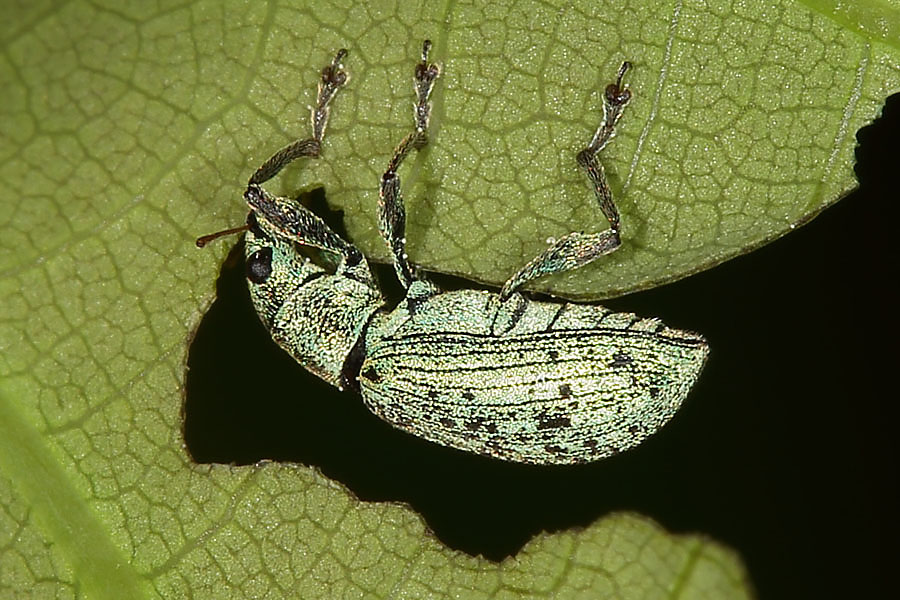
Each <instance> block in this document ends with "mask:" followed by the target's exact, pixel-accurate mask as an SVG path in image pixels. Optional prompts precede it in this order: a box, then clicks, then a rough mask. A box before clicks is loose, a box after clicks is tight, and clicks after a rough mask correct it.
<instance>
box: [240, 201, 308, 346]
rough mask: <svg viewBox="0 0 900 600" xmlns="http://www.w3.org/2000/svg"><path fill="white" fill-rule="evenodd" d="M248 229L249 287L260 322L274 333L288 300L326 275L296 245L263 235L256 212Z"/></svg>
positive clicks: (249, 222) (246, 235) (245, 238)
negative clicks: (275, 324)
mask: <svg viewBox="0 0 900 600" xmlns="http://www.w3.org/2000/svg"><path fill="white" fill-rule="evenodd" d="M247 226H248V229H247V233H246V234H245V236H244V245H245V257H246V265H247V266H246V274H247V286H248V287H249V288H250V298H251V299H252V300H253V306H254V307H255V308H256V312H257V313H258V314H259V318H260V319H261V320H262V322H263V324H264V325H265V326H266V328H268V329H271V328H272V325H273V323H274V321H275V318H276V315H277V314H278V311H279V310H281V307H282V306H284V303H285V301H286V300H287V298H288V297H289V296H290V295H291V294H292V293H293V292H294V291H295V290H296V289H298V288H300V287H302V286H303V285H305V284H306V283H307V282H308V281H311V280H312V279H315V278H317V277H321V276H322V275H324V274H326V270H325V269H324V268H323V267H321V266H319V265H317V264H315V263H314V262H313V261H312V260H310V259H309V257H308V256H306V255H305V254H303V253H302V252H301V251H300V249H299V248H297V245H296V244H295V243H294V242H292V241H290V240H285V239H281V238H279V237H278V236H276V235H273V234H270V233H267V232H266V231H264V230H263V228H262V227H261V226H260V224H259V221H257V219H256V214H255V213H254V212H250V214H249V215H247Z"/></svg>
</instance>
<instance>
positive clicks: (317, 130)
mask: <svg viewBox="0 0 900 600" xmlns="http://www.w3.org/2000/svg"><path fill="white" fill-rule="evenodd" d="M345 56H347V51H346V50H344V49H341V50H338V53H337V54H336V55H335V57H334V59H333V60H332V61H331V64H330V65H328V66H327V67H325V68H324V69H322V78H321V80H320V81H319V93H318V95H317V99H316V106H315V107H314V108H313V109H312V132H313V136H312V137H311V138H309V139H305V140H297V141H295V142H291V143H290V144H288V145H287V146H285V147H284V148H282V149H281V150H279V151H278V152H276V153H275V154H273V155H272V156H271V157H270V158H269V160H267V161H266V162H264V163H263V164H262V165H260V167H259V168H258V169H257V170H256V172H255V173H253V176H252V177H250V182H249V184H248V185H259V184H261V183H265V182H266V181H268V180H270V179H272V178H273V177H275V176H276V175H277V174H278V172H279V171H281V169H283V168H284V167H285V166H286V165H287V164H288V163H290V162H292V161H294V160H296V159H298V158H301V157H303V156H309V157H313V158H318V156H319V151H320V150H321V147H322V137H323V136H324V135H325V126H326V125H327V124H328V114H329V112H330V111H331V108H330V107H329V106H328V105H329V103H330V102H331V99H332V98H334V96H335V94H337V92H338V90H339V89H341V86H343V85H344V84H345V83H347V73H345V72H344V71H343V70H342V69H341V60H343V58H344V57H345Z"/></svg>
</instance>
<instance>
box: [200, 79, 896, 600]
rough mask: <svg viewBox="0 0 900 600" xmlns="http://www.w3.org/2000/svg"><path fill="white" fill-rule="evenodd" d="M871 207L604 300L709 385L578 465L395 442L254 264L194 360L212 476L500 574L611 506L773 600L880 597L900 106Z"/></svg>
mask: <svg viewBox="0 0 900 600" xmlns="http://www.w3.org/2000/svg"><path fill="white" fill-rule="evenodd" d="M857 138H858V140H859V142H860V144H861V145H860V147H859V148H858V150H857V159H858V164H857V167H856V171H857V175H858V177H859V180H860V188H859V190H858V191H857V192H855V193H853V194H851V195H850V196H848V197H847V198H845V199H843V200H841V201H840V202H839V203H838V204H836V205H835V206H833V207H832V208H829V209H827V210H826V211H825V212H823V213H822V214H821V215H819V216H818V217H817V218H816V219H814V220H813V221H812V222H811V223H809V224H808V225H806V226H804V227H802V228H800V229H798V230H797V231H795V232H793V233H791V234H790V235H788V236H786V237H784V238H782V239H780V240H778V241H776V242H774V243H772V244H770V245H768V246H766V247H764V248H761V249H759V250H757V251H755V252H752V253H751V254H749V255H747V256H743V257H740V258H737V259H734V260H732V261H730V262H728V263H726V264H723V265H721V266H719V267H716V268H715V269H712V270H710V271H707V272H704V273H701V274H699V275H695V276H693V277H690V278H688V279H686V280H683V281H680V282H677V283H675V284H671V285H668V286H665V287H662V288H659V289H655V290H651V291H648V292H642V293H639V294H633V295H631V296H628V297H625V298H621V299H617V300H615V301H609V302H606V303H605V304H606V305H607V306H610V307H612V308H615V309H618V310H626V311H629V312H636V313H638V314H641V315H647V316H650V315H652V316H658V317H661V318H662V319H663V320H664V321H665V322H666V323H667V324H669V325H671V326H673V327H680V328H685V329H692V330H695V331H699V332H702V333H703V334H705V335H706V336H707V338H708V339H709V342H710V346H711V348H712V352H711V354H710V359H709V362H708V364H707V366H706V368H705V370H704V372H703V374H702V376H701V378H700V381H699V383H698V384H697V386H696V387H695V388H694V390H693V392H692V393H691V395H690V396H689V397H688V399H687V401H686V403H685V405H684V407H683V408H682V409H681V411H680V412H679V413H678V415H677V416H676V417H675V419H674V420H673V421H672V422H671V423H670V424H669V425H668V426H666V427H665V428H664V429H663V430H662V431H661V432H660V433H659V434H657V435H656V436H654V437H652V438H651V439H649V440H648V441H647V442H645V443H644V444H642V445H641V446H640V447H638V448H637V449H635V450H632V451H630V452H627V453H625V454H624V455H621V456H618V457H615V458H611V459H608V460H604V461H601V462H598V463H594V464H590V465H584V466H577V467H555V468H554V467H528V466H522V465H514V464H508V463H503V462H500V461H494V460H490V459H485V458H480V457H477V456H470V455H466V454H463V453H461V452H456V451H453V450H448V449H445V448H441V447H438V446H435V445H432V444H429V443H427V442H423V441H421V440H418V439H416V438H414V437H411V436H409V435H406V434H404V433H401V432H398V431H396V430H393V429H392V428H391V427H390V426H388V425H387V424H385V423H383V422H381V421H379V420H378V419H377V418H376V417H374V416H373V415H371V414H370V413H369V412H368V411H367V410H366V409H365V408H364V407H363V405H362V402H361V401H360V400H359V399H358V398H357V397H356V396H354V395H353V394H349V393H348V394H340V393H337V392H336V391H335V390H333V389H332V388H330V387H329V386H328V385H327V384H325V383H323V382H321V381H319V380H318V379H316V378H315V377H313V376H311V375H308V374H307V373H306V372H305V371H304V370H303V369H302V368H300V367H299V366H298V365H296V364H295V363H294V362H293V361H292V360H291V359H290V358H289V357H288V356H287V355H286V354H284V353H283V352H281V351H280V350H279V349H278V348H277V347H276V346H275V345H274V344H273V343H272V342H271V341H270V340H269V338H268V336H267V334H266V332H265V330H264V329H263V328H262V326H261V325H260V324H259V322H258V320H257V318H256V316H255V314H254V313H253V309H252V307H251V306H250V302H249V297H248V295H247V290H246V284H245V281H244V278H243V258H242V247H239V248H236V249H235V251H234V252H233V253H232V255H231V258H230V260H229V264H230V266H229V264H227V265H226V267H225V268H224V269H223V272H222V277H221V278H220V280H219V282H218V300H216V302H215V304H214V305H213V306H212V308H211V309H210V310H209V313H208V314H207V315H206V317H204V319H203V321H202V323H201V325H200V327H199V329H198V331H197V335H196V338H195V340H194V343H193V345H192V346H191V350H190V357H189V371H188V378H187V389H186V404H185V416H186V421H185V437H186V440H187V444H188V449H189V451H190V452H191V454H192V456H193V457H194V458H195V459H196V460H197V461H199V462H224V463H237V464H248V463H253V462H256V461H257V460H260V459H264V458H270V459H275V460H290V461H296V462H300V463H303V464H308V465H315V466H317V467H319V468H320V469H321V470H322V472H323V473H325V474H326V475H327V476H329V477H331V478H333V479H336V480H338V481H340V482H342V483H344V484H345V485H347V486H348V487H349V488H350V489H351V490H353V492H354V493H356V495H357V496H359V497H360V498H362V499H364V500H374V501H380V500H391V501H403V502H407V503H409V504H410V505H412V507H413V508H414V509H415V510H416V511H418V512H419V513H421V514H422V515H423V516H424V518H425V520H426V521H427V523H428V525H429V527H431V529H432V530H433V531H434V533H435V535H437V537H438V538H440V539H441V541H443V542H444V543H446V544H447V545H449V546H450V547H452V548H456V549H458V550H462V551H464V552H468V553H470V554H483V555H484V556H486V557H488V558H490V559H493V560H500V559H502V558H504V557H506V556H509V555H511V554H514V553H515V552H517V551H518V550H519V549H520V548H521V547H522V546H523V545H524V544H525V543H526V542H527V540H528V539H529V538H530V537H531V536H533V535H534V534H536V533H538V532H539V531H542V530H549V531H556V530H560V529H563V528H568V527H572V526H575V525H586V524H588V523H590V522H592V521H594V520H596V519H597V518H599V517H602V516H603V515H606V514H608V513H609V512H611V511H617V510H629V511H636V512H638V513H641V514H643V515H647V516H649V517H652V518H653V519H655V520H656V521H658V522H659V523H661V524H662V525H663V526H664V527H665V528H666V529H668V530H670V531H674V532H699V533H703V534H706V535H708V536H710V537H712V538H714V539H716V540H718V541H720V542H722V543H724V544H726V545H728V546H730V547H732V548H734V549H736V550H737V551H738V552H739V553H740V555H741V557H742V559H743V560H744V562H745V564H746V566H747V568H748V570H749V575H750V579H751V581H752V583H753V585H754V586H755V587H756V589H757V592H758V595H759V597H760V598H764V599H768V598H800V597H802V598H813V597H816V598H836V597H855V598H866V597H883V596H887V595H889V593H890V592H891V591H895V589H896V588H895V578H894V575H893V572H894V569H895V566H896V562H897V559H898V558H900V553H898V551H897V549H896V544H897V540H898V534H900V526H898V524H900V519H898V517H897V511H898V509H900V495H898V486H897V483H898V478H900V477H898V461H897V455H898V454H897V450H898V444H897V441H896V439H897V437H896V434H895V429H896V428H897V426H898V423H897V416H898V412H897V409H896V404H897V400H898V398H900V393H898V389H897V387H896V386H897V385H898V382H897V380H895V376H897V375H898V371H900V361H898V357H900V353H898V351H897V340H898V333H900V328H898V317H897V307H898V298H900V295H898V292H897V288H896V283H897V280H898V277H897V276H898V272H897V271H898V270H897V264H898V261H897V258H898V252H897V234H896V228H897V227H898V210H897V200H898V193H897V191H896V187H895V186H896V184H897V182H898V181H900V159H898V157H900V153H898V151H897V149H896V145H897V141H898V140H900V96H895V97H893V98H891V99H890V100H889V102H888V104H887V107H886V108H885V111H884V116H883V117H882V118H881V119H880V120H879V121H877V122H876V124H875V125H874V126H871V127H868V128H865V129H863V130H862V131H861V132H860V133H859V134H858V136H857Z"/></svg>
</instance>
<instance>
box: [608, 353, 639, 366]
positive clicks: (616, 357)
mask: <svg viewBox="0 0 900 600" xmlns="http://www.w3.org/2000/svg"><path fill="white" fill-rule="evenodd" d="M632 362H634V358H632V357H631V355H630V354H625V353H624V352H616V353H615V354H613V361H612V362H611V363H609V366H610V367H613V368H615V367H625V366H628V365H630V364H631V363H632Z"/></svg>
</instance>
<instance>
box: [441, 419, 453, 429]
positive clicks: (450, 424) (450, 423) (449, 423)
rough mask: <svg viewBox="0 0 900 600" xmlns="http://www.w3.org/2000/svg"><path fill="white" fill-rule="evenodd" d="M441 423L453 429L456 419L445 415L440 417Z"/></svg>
mask: <svg viewBox="0 0 900 600" xmlns="http://www.w3.org/2000/svg"><path fill="white" fill-rule="evenodd" d="M441 425H443V426H444V427H446V428H447V429H455V428H456V421H454V420H453V419H450V418H447V417H441Z"/></svg>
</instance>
